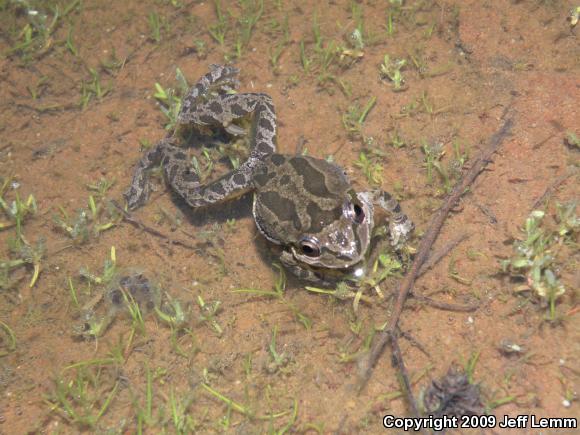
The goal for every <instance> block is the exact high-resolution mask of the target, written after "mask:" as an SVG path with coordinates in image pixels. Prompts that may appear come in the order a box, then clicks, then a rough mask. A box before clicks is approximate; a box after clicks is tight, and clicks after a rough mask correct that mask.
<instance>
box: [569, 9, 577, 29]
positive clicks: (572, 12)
mask: <svg viewBox="0 0 580 435" xmlns="http://www.w3.org/2000/svg"><path fill="white" fill-rule="evenodd" d="M579 20H580V6H576V7H573V8H572V9H570V13H569V14H568V21H569V22H570V27H575V26H576V24H578V21H579Z"/></svg>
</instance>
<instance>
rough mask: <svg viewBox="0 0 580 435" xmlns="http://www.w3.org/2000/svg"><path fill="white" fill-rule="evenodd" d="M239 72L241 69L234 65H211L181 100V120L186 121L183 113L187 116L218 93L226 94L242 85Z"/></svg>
mask: <svg viewBox="0 0 580 435" xmlns="http://www.w3.org/2000/svg"><path fill="white" fill-rule="evenodd" d="M239 73H240V70H239V69H238V68H235V67H233V66H223V65H210V71H209V72H208V73H207V74H206V75H204V76H203V77H202V78H201V79H199V81H198V82H197V83H196V84H195V85H194V86H193V87H192V88H191V89H189V91H188V92H187V94H186V95H185V96H184V97H183V99H182V100H181V112H180V114H179V121H180V122H182V123H183V122H186V121H184V120H183V119H182V115H184V116H186V115H187V114H188V113H191V112H193V111H195V110H196V107H197V106H199V105H201V104H203V103H205V102H206V101H207V100H208V99H210V98H212V97H214V96H215V95H216V94H217V95H225V94H227V93H228V92H231V91H232V90H234V89H236V88H237V87H238V86H239V85H240V82H239V81H238V78H237V76H238V74H239Z"/></svg>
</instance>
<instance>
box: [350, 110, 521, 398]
mask: <svg viewBox="0 0 580 435" xmlns="http://www.w3.org/2000/svg"><path fill="white" fill-rule="evenodd" d="M512 125H513V120H512V119H511V118H508V119H507V120H506V121H505V122H504V124H503V126H502V127H501V128H500V129H499V130H498V131H497V132H496V133H495V134H494V135H493V136H492V137H491V138H490V140H489V144H488V146H487V147H486V148H485V149H484V150H483V151H482V153H481V155H480V157H479V158H478V159H477V160H476V161H475V162H474V163H473V165H472V166H471V168H470V169H469V170H468V171H467V173H466V174H465V176H464V177H463V179H462V180H461V181H460V182H459V183H458V184H457V185H456V186H455V188H454V189H453V191H452V192H451V194H450V195H449V196H448V197H447V200H446V201H445V203H444V204H443V206H442V207H441V208H440V209H439V211H438V212H437V213H436V214H435V216H434V217H433V219H432V220H431V224H430V225H429V229H428V230H427V232H426V233H425V235H424V236H423V239H422V240H421V243H420V244H419V249H418V251H417V255H416V256H415V260H414V261H413V264H412V266H411V270H410V271H409V272H408V273H407V275H405V278H403V281H402V282H401V284H400V286H399V291H398V294H397V299H396V301H395V306H394V308H393V314H392V316H391V318H390V319H389V323H388V325H387V327H386V328H385V329H384V330H383V331H381V333H380V334H379V335H378V336H377V340H376V341H375V343H374V345H373V346H372V348H371V350H370V354H369V357H368V359H367V360H366V361H365V366H364V367H362V369H361V375H360V379H359V391H361V390H362V389H363V388H364V387H365V385H366V384H367V382H368V380H369V378H370V376H371V374H372V371H373V368H374V366H375V364H376V362H377V361H378V359H379V358H380V356H381V355H382V353H383V351H384V349H385V346H386V344H387V343H388V342H389V341H391V343H392V341H393V339H394V338H395V335H394V334H395V332H396V330H397V325H398V323H399V318H400V317H401V313H402V312H403V307H404V305H405V300H406V299H407V297H408V295H409V293H410V292H411V290H412V288H413V283H414V282H415V279H416V278H417V276H418V275H419V271H420V270H421V267H422V266H423V264H424V263H425V261H426V260H427V258H428V256H429V251H430V250H431V246H432V245H433V243H434V242H435V240H436V239H437V236H438V235H439V232H440V231H441V227H442V226H443V223H444V222H445V219H446V217H447V215H448V214H449V211H450V210H451V209H452V208H453V207H454V206H455V204H456V203H457V201H458V200H459V198H460V197H461V196H462V195H463V193H464V192H465V191H466V189H467V188H468V187H469V186H470V185H471V184H472V183H473V181H474V180H475V179H476V178H477V176H478V175H479V174H480V173H481V171H482V170H483V169H484V168H485V166H486V165H487V164H488V163H489V161H490V159H491V157H492V155H493V154H494V153H495V152H496V151H497V149H498V147H499V146H500V144H501V143H502V142H503V140H504V139H505V137H506V136H507V135H508V134H509V132H510V130H511V128H512ZM401 364H402V367H399V368H400V369H401V373H404V371H403V370H402V368H404V363H403V362H402V361H401ZM407 383H408V380H407Z"/></svg>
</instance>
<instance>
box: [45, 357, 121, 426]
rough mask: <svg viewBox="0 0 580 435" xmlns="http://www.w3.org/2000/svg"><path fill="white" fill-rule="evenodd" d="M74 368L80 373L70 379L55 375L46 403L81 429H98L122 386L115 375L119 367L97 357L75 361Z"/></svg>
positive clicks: (52, 410)
mask: <svg viewBox="0 0 580 435" xmlns="http://www.w3.org/2000/svg"><path fill="white" fill-rule="evenodd" d="M71 367H72V366H71ZM74 370H75V372H76V374H75V376H73V377H71V378H70V379H67V378H65V377H64V376H59V377H57V378H56V379H55V382H54V387H53V391H52V392H51V393H50V394H49V395H48V397H47V399H46V403H47V405H48V406H49V409H50V411H51V412H54V413H57V414H58V415H59V416H60V417H62V418H63V419H64V420H65V421H67V422H69V423H71V424H74V425H76V426H77V428H78V430H79V431H85V430H86V429H95V427H96V426H97V424H98V422H99V420H100V419H101V418H102V417H103V415H104V414H105V413H106V412H107V411H108V410H109V408H110V407H111V404H112V402H113V400H114V398H115V396H116V394H117V391H118V389H119V386H120V380H119V379H118V377H117V376H115V373H116V372H117V370H118V368H117V367H107V363H106V362H101V361H98V360H97V361H89V364H82V365H81V364H78V365H75V368H74Z"/></svg>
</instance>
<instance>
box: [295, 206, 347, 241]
mask: <svg viewBox="0 0 580 435" xmlns="http://www.w3.org/2000/svg"><path fill="white" fill-rule="evenodd" d="M306 211H307V212H308V216H309V217H310V228H304V231H305V232H306V233H310V234H317V233H320V232H321V231H322V230H323V229H324V228H326V227H327V226H328V225H331V224H332V223H333V222H336V221H337V220H339V219H340V216H341V215H342V204H340V205H339V206H338V207H335V208H333V209H331V210H323V209H321V208H320V207H319V206H318V205H317V204H316V203H314V202H310V203H308V205H307V206H306Z"/></svg>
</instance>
